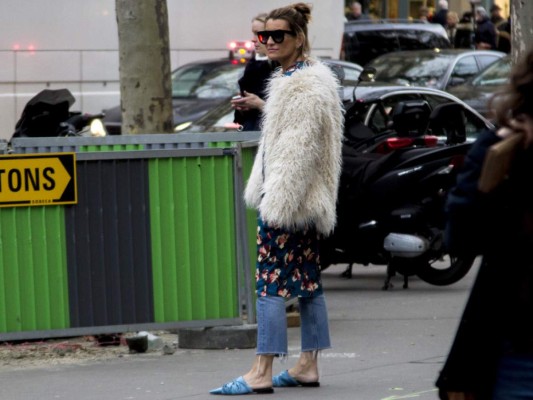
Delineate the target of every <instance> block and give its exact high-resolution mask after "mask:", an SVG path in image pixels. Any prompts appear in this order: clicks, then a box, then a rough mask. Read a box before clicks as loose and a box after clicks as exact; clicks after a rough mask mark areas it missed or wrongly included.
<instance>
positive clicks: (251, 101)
mask: <svg viewBox="0 0 533 400" xmlns="http://www.w3.org/2000/svg"><path fill="white" fill-rule="evenodd" d="M231 105H232V107H233V108H235V109H236V110H239V111H248V110H252V109H256V110H260V111H261V110H263V106H264V105H265V101H264V100H263V99H261V98H260V97H259V96H257V95H255V94H253V93H248V92H246V91H245V92H244V96H241V97H240V98H238V99H232V100H231Z"/></svg>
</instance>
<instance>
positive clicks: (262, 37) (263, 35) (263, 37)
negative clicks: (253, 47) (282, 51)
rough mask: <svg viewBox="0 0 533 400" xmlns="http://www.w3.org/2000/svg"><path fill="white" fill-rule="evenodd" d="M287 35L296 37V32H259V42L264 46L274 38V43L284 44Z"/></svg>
mask: <svg viewBox="0 0 533 400" xmlns="http://www.w3.org/2000/svg"><path fill="white" fill-rule="evenodd" d="M286 33H287V34H289V35H292V36H296V32H294V31H285V30H283V29H278V30H275V31H259V32H257V39H259V41H260V42H261V43H263V44H267V42H268V39H269V38H272V40H273V41H274V43H283V40H284V39H285V34H286Z"/></svg>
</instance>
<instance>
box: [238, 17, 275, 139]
mask: <svg viewBox="0 0 533 400" xmlns="http://www.w3.org/2000/svg"><path fill="white" fill-rule="evenodd" d="M266 16H267V14H266V13H263V14H258V15H257V16H256V17H254V18H253V19H252V34H253V39H252V42H253V43H254V46H255V57H254V58H252V59H251V60H250V61H248V64H246V68H245V69H244V74H243V76H242V78H241V79H239V89H240V92H241V96H240V97H239V98H234V99H233V100H232V101H231V103H232V105H233V107H234V108H235V115H234V122H236V123H238V124H240V125H241V126H242V130H243V131H258V130H260V129H261V128H260V121H261V113H262V110H263V106H264V104H265V101H264V100H265V90H266V87H267V83H268V80H269V79H270V75H271V74H272V71H274V69H275V68H276V67H278V66H279V64H278V63H277V62H273V61H270V60H269V59H268V58H267V57H266V55H265V47H264V45H262V44H261V43H260V42H259V40H257V32H258V31H262V30H263V29H264V27H265V18H266Z"/></svg>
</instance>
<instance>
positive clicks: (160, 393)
mask: <svg viewBox="0 0 533 400" xmlns="http://www.w3.org/2000/svg"><path fill="white" fill-rule="evenodd" d="M343 269H344V266H340V265H339V266H334V267H331V268H330V269H328V270H326V271H324V285H325V289H326V296H327V301H328V309H329V319H330V330H331V335H332V341H333V346H334V347H333V348H332V349H330V350H327V351H324V352H322V354H321V356H320V374H321V379H320V380H321V387H320V388H281V389H276V390H275V393H274V394H273V395H264V396H263V397H265V398H268V399H302V398H306V399H309V400H313V399H317V400H318V399H320V400H323V399H340V400H343V399H346V400H348V399H350V400H396V399H419V400H428V399H437V392H436V389H435V386H434V382H435V379H436V377H437V374H438V371H439V370H440V368H441V366H442V363H443V361H444V359H445V356H446V353H447V351H448V349H449V346H450V343H451V340H452V339H453V335H454V333H455V329H456V327H457V323H458V319H459V317H460V315H461V312H462V309H463V307H464V304H465V301H466V296H467V294H468V291H469V289H470V286H471V284H472V280H473V278H474V275H475V273H476V271H477V264H476V267H475V268H473V269H472V270H471V271H470V273H469V274H468V275H467V276H466V277H465V278H464V279H463V280H461V281H460V282H458V283H456V284H454V285H451V286H445V287H437V286H431V285H428V284H426V283H424V282H422V281H420V280H418V279H416V278H411V279H410V288H409V289H406V290H404V289H402V281H401V279H400V278H396V279H395V280H394V281H393V282H394V284H395V287H394V288H393V289H392V290H389V291H382V290H381V286H382V283H383V279H384V274H385V269H384V267H377V266H369V267H363V266H355V267H354V275H353V278H352V279H350V280H346V279H341V278H340V277H339V275H340V272H342V270H343ZM289 331H290V332H289V351H290V353H291V354H290V356H289V359H288V360H287V362H286V364H282V363H281V362H280V361H276V362H275V364H274V372H275V373H277V372H280V371H282V370H284V369H287V368H289V367H290V365H292V363H293V362H294V361H295V360H296V358H297V357H298V351H299V329H298V328H290V329H289ZM253 356H254V350H253V349H246V350H185V349H178V351H177V352H176V353H174V354H173V355H171V356H162V355H160V354H155V353H146V354H142V355H139V356H138V357H125V358H116V359H112V360H107V361H98V362H89V363H87V362H84V363H83V364H74V365H55V366H45V367H39V368H32V369H24V370H11V371H10V370H2V372H0V399H1V400H30V399H31V400H33V399H40V400H52V399H68V400H89V399H91V400H93V399H97V400H125V399H135V400H145V399H150V400H177V399H217V398H220V397H218V396H217V397H215V396H212V395H209V394H208V391H209V390H210V389H212V388H215V387H218V386H220V385H221V384H222V383H224V382H226V381H228V380H230V379H232V378H235V377H237V376H239V375H242V374H243V373H244V372H246V371H247V369H248V368H249V367H250V362H251V360H252V358H253Z"/></svg>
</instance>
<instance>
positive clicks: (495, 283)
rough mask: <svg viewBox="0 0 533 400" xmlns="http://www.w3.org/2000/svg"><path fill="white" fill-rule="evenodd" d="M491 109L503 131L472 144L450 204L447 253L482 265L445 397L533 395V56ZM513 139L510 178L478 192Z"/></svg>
mask: <svg viewBox="0 0 533 400" xmlns="http://www.w3.org/2000/svg"><path fill="white" fill-rule="evenodd" d="M492 105H493V108H494V109H495V114H496V120H497V123H498V125H499V126H501V128H500V129H498V130H497V131H487V132H484V133H483V134H482V135H481V136H480V137H479V139H478V140H477V141H476V143H475V144H474V145H473V147H472V149H471V151H470V152H469V154H468V156H467V159H466V161H465V164H464V166H463V169H462V172H461V173H460V175H459V177H458V181H457V185H456V186H455V188H454V189H453V190H452V192H451V193H450V196H449V197H448V201H447V213H448V225H447V230H446V244H447V246H448V248H449V250H450V253H451V254H455V255H482V256H483V260H482V264H481V266H480V270H479V272H478V276H477V277H476V281H475V283H474V285H473V287H472V290H471V293H470V297H469V299H468V302H467V304H466V308H465V310H464V312H463V315H462V318H461V322H460V324H459V327H458V330H457V333H456V337H455V340H454V342H453V345H452V348H451V350H450V353H449V355H448V358H447V360H446V363H445V365H444V367H443V369H442V371H441V373H440V375H439V378H438V380H437V383H436V385H437V387H438V388H439V394H440V398H441V399H476V400H489V399H492V400H515V399H531V398H533V329H532V328H533V257H532V255H531V249H533V195H532V194H531V182H533V146H531V143H532V142H533V52H532V51H530V52H528V54H527V55H526V56H525V57H524V58H523V59H522V60H521V61H520V63H519V64H517V66H516V67H515V68H514V69H513V71H512V73H511V79H510V83H509V87H507V88H506V90H505V91H504V92H502V93H500V94H499V95H497V96H496V97H495V98H494V99H493V101H492ZM509 110H511V111H510V112H509ZM513 135H522V136H521V137H522V139H520V142H519V146H518V147H517V149H516V153H514V157H513V158H512V160H513V161H512V163H511V167H510V170H509V171H508V174H507V178H506V179H505V180H503V181H502V182H501V183H500V184H499V185H498V186H497V187H496V188H495V189H493V190H492V191H490V192H488V193H485V192H481V191H480V190H479V186H478V184H479V182H478V181H479V178H480V176H481V172H482V169H483V163H484V160H485V155H486V153H487V151H488V149H489V148H490V147H491V146H492V145H493V144H495V143H498V142H500V141H501V140H507V139H509V138H511V137H513Z"/></svg>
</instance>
